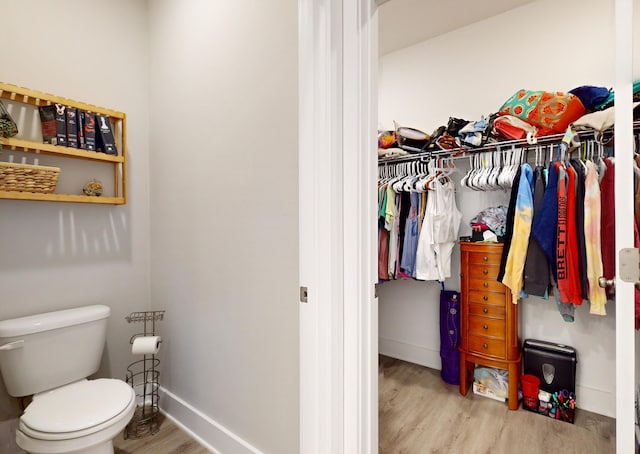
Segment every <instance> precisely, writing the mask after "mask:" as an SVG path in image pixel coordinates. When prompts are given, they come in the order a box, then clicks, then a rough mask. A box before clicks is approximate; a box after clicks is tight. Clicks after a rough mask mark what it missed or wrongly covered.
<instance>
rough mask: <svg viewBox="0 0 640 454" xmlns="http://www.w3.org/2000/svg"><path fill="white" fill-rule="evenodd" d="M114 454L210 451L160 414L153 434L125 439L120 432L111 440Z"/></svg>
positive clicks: (189, 453) (195, 452)
mask: <svg viewBox="0 0 640 454" xmlns="http://www.w3.org/2000/svg"><path fill="white" fill-rule="evenodd" d="M113 447H114V454H208V453H210V452H211V451H209V450H208V449H206V448H205V447H204V446H202V445H201V444H199V443H198V442H197V441H195V440H194V439H193V438H191V437H190V436H189V435H188V434H187V433H186V432H184V431H183V430H182V429H180V428H179V427H178V426H176V425H175V424H174V423H173V421H171V420H169V419H167V418H164V417H163V415H162V414H160V430H159V431H158V433H156V434H154V435H149V436H146V437H143V438H138V439H133V440H131V439H130V440H125V439H124V436H123V434H122V433H121V434H120V435H118V436H117V437H116V439H115V440H113Z"/></svg>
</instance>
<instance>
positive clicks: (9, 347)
mask: <svg viewBox="0 0 640 454" xmlns="http://www.w3.org/2000/svg"><path fill="white" fill-rule="evenodd" d="M23 346H24V340H22V339H20V340H17V341H13V342H9V343H8V344H4V345H0V351H3V350H15V349H17V348H22V347H23Z"/></svg>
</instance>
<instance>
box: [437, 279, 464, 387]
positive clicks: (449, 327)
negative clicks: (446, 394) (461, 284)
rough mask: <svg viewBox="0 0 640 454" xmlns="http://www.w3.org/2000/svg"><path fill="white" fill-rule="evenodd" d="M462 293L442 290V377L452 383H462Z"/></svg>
mask: <svg viewBox="0 0 640 454" xmlns="http://www.w3.org/2000/svg"><path fill="white" fill-rule="evenodd" d="M459 345H460V294H459V293H458V292H456V291H453V290H442V291H441V292H440V358H441V359H442V370H441V374H442V379H443V380H444V381H445V382H447V383H449V384H452V385H457V384H459V383H460V353H459V352H458V346H459Z"/></svg>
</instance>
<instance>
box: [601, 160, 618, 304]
mask: <svg viewBox="0 0 640 454" xmlns="http://www.w3.org/2000/svg"><path fill="white" fill-rule="evenodd" d="M604 164H605V166H606V171H605V173H604V176H603V177H602V181H601V182H600V206H601V209H602V217H601V221H602V222H601V229H600V238H601V242H602V271H603V274H602V275H603V276H604V277H605V278H607V279H614V278H615V275H616V238H615V234H614V232H615V231H616V212H615V189H614V188H615V184H614V183H615V167H614V160H613V158H606V159H604ZM606 292H607V297H608V298H611V297H612V296H613V289H612V288H611V287H607V289H606Z"/></svg>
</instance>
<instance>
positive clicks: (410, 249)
mask: <svg viewBox="0 0 640 454" xmlns="http://www.w3.org/2000/svg"><path fill="white" fill-rule="evenodd" d="M410 198H411V200H410V209H409V215H408V216H407V221H406V223H405V233H404V246H403V248H402V258H401V259H400V268H401V270H402V272H403V273H404V274H405V275H406V276H408V277H412V278H415V277H416V253H417V251H418V237H419V233H420V232H419V229H418V227H419V219H418V217H419V214H420V213H419V210H420V199H421V194H420V193H417V192H412V193H411V194H410Z"/></svg>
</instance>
